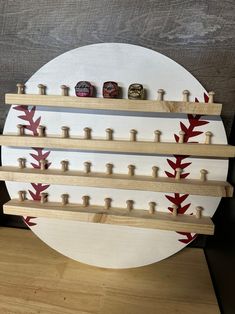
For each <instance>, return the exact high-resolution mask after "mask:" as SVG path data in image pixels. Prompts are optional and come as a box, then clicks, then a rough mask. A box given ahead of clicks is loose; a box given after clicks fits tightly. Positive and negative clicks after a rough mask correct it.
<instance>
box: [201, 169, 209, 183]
mask: <svg viewBox="0 0 235 314" xmlns="http://www.w3.org/2000/svg"><path fill="white" fill-rule="evenodd" d="M200 173H201V177H200V180H201V181H206V175H207V173H208V171H207V170H206V169H201V170H200Z"/></svg>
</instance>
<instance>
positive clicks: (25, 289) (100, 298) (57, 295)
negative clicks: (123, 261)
mask: <svg viewBox="0 0 235 314" xmlns="http://www.w3.org/2000/svg"><path fill="white" fill-rule="evenodd" d="M0 250H1V255H0V281H1V286H0V301H1V302H0V311H1V313H11V314H36V313H39V312H40V313H42V314H84V313H86V314H91V313H93V314H110V313H112V314H120V313H128V314H143V313H148V314H155V313H169V314H171V313H177V312H179V313H182V314H188V313H192V314H201V313H208V314H217V313H219V312H220V311H219V308H218V305H217V301H216V298H215V294H214V291H213V287H212V283H211V279H210V275H209V271H208V268H207V264H206V260H205V257H204V254H203V251H202V250H200V249H189V248H186V249H184V250H183V251H181V252H179V253H178V254H176V255H173V256H172V257H171V258H170V259H169V258H168V259H166V260H163V261H161V262H159V263H156V264H153V265H150V266H145V267H141V268H135V269H127V270H112V269H103V268H96V267H91V266H87V265H84V264H80V263H78V262H75V261H73V260H71V259H68V258H66V257H65V256H62V255H61V254H59V253H58V252H56V251H54V250H53V249H51V248H49V247H48V246H47V245H46V244H44V243H43V242H42V241H40V240H39V239H38V238H37V237H36V236H35V235H34V234H33V233H32V232H30V231H28V230H19V229H8V228H1V229H0ZM6 274H7V276H6Z"/></svg>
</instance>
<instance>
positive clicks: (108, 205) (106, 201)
mask: <svg viewBox="0 0 235 314" xmlns="http://www.w3.org/2000/svg"><path fill="white" fill-rule="evenodd" d="M111 203H112V199H111V198H109V197H106V198H105V199H104V208H105V209H110V208H111Z"/></svg>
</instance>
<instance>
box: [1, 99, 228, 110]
mask: <svg viewBox="0 0 235 314" xmlns="http://www.w3.org/2000/svg"><path fill="white" fill-rule="evenodd" d="M5 102H6V104H8V105H38V106H50V107H64V108H76V109H93V110H110V111H130V112H167V113H190V114H201V115H220V114H221V110H222V104H217V103H197V102H185V101H158V100H138V101H133V100H129V99H107V98H92V97H89V98H88V97H84V98H82V97H76V96H59V95H53V96H52V95H32V94H31V95H30V94H6V95H5Z"/></svg>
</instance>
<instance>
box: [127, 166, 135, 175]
mask: <svg viewBox="0 0 235 314" xmlns="http://www.w3.org/2000/svg"><path fill="white" fill-rule="evenodd" d="M134 175H135V166H134V165H128V176H131V177H132V176H134Z"/></svg>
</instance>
